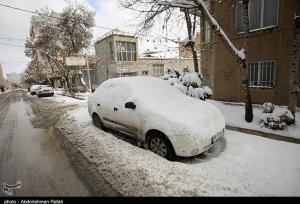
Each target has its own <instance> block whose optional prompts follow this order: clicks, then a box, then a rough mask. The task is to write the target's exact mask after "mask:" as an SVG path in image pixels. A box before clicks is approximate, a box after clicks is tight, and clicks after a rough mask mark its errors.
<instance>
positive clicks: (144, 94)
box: [88, 76, 225, 160]
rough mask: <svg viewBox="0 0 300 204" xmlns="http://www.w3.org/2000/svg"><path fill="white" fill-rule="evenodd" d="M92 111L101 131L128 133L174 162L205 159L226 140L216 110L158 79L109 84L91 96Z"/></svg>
mask: <svg viewBox="0 0 300 204" xmlns="http://www.w3.org/2000/svg"><path fill="white" fill-rule="evenodd" d="M88 111H89V114H90V116H91V118H92V120H93V123H94V125H95V126H97V127H98V128H100V129H105V128H110V129H115V130H118V131H120V132H123V133H126V134H127V135H129V136H132V137H134V138H135V139H137V140H138V141H139V142H138V143H139V144H143V146H144V147H145V148H147V149H150V150H151V151H153V152H155V153H157V154H159V155H161V156H162V157H165V158H167V159H169V160H172V159H174V158H175V156H176V155H177V156H183V157H190V156H195V155H198V154H201V153H203V152H205V151H207V150H208V149H209V148H211V147H212V146H213V145H214V144H216V142H217V141H218V140H219V139H220V138H221V137H223V136H224V128H225V119H224V117H223V115H222V114H221V113H220V111H219V110H218V109H217V108H216V107H215V106H214V105H212V104H210V103H208V102H205V101H201V100H199V99H195V98H192V97H189V96H187V95H185V94H182V93H181V92H180V91H179V90H177V89H174V88H173V87H172V86H171V85H169V84H167V83H165V82H164V81H163V80H160V79H157V78H153V77H141V76H137V77H123V78H114V79H109V80H107V81H105V82H104V83H102V84H101V85H100V86H99V87H98V88H97V89H96V90H95V92H94V93H93V94H91V95H90V96H89V98H88Z"/></svg>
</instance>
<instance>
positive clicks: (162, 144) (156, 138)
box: [149, 133, 175, 161]
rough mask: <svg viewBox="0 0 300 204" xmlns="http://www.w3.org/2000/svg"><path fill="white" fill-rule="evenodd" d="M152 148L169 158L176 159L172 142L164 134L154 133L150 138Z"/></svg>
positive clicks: (153, 150)
mask: <svg viewBox="0 0 300 204" xmlns="http://www.w3.org/2000/svg"><path fill="white" fill-rule="evenodd" d="M149 147H150V150H151V151H152V152H154V153H156V154H158V155H160V156H162V157H164V158H166V159H168V160H171V161H172V160H174V158H175V153H174V149H173V146H172V144H171V143H170V141H169V140H167V137H166V136H165V135H163V134H159V133H154V134H153V135H151V136H150V140H149Z"/></svg>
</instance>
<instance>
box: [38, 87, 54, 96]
mask: <svg viewBox="0 0 300 204" xmlns="http://www.w3.org/2000/svg"><path fill="white" fill-rule="evenodd" d="M36 96H37V97H39V98H41V97H44V96H54V90H53V89H52V88H51V86H49V85H42V86H40V87H39V88H38V89H37V91H36Z"/></svg>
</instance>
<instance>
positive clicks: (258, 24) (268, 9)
mask: <svg viewBox="0 0 300 204" xmlns="http://www.w3.org/2000/svg"><path fill="white" fill-rule="evenodd" d="M278 5H279V0H250V1H249V11H250V18H249V21H250V25H249V26H250V30H255V29H261V28H266V27H270V26H275V25H277V24H278V22H277V21H278ZM235 26H236V31H237V32H238V33H240V32H244V19H243V4H242V3H241V1H237V6H236V25H235Z"/></svg>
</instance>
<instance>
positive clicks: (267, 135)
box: [226, 125, 300, 144]
mask: <svg viewBox="0 0 300 204" xmlns="http://www.w3.org/2000/svg"><path fill="white" fill-rule="evenodd" d="M226 129H228V130H233V131H238V132H243V133H246V134H249V135H257V136H260V137H265V138H269V139H273V140H279V141H284V142H291V143H296V144H300V139H297V138H293V137H286V136H282V135H277V134H273V133H267V132H262V131H258V130H251V129H246V128H240V127H234V126H229V125H226Z"/></svg>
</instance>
